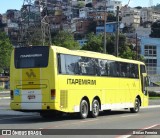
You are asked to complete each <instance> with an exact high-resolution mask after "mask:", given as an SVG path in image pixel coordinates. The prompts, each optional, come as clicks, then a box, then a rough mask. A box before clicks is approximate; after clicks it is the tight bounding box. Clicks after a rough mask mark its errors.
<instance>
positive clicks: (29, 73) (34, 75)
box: [26, 69, 36, 78]
mask: <svg viewBox="0 0 160 138" xmlns="http://www.w3.org/2000/svg"><path fill="white" fill-rule="evenodd" d="M26 75H27V77H28V78H31V77H33V78H35V77H36V74H35V73H34V72H33V70H32V69H30V71H29V72H26Z"/></svg>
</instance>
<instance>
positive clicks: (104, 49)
mask: <svg viewBox="0 0 160 138" xmlns="http://www.w3.org/2000/svg"><path fill="white" fill-rule="evenodd" d="M106 5H107V0H105V9H104V47H103V53H106V43H107V42H106V20H107V17H106V12H107V10H106V9H107V6H106Z"/></svg>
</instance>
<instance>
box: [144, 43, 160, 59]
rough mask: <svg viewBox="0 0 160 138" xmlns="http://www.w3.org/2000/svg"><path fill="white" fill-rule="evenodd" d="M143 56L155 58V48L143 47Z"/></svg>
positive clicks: (150, 46)
mask: <svg viewBox="0 0 160 138" xmlns="http://www.w3.org/2000/svg"><path fill="white" fill-rule="evenodd" d="M144 56H151V57H156V56H157V51H156V46H154V45H145V46H144Z"/></svg>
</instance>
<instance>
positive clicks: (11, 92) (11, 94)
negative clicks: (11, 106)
mask: <svg viewBox="0 0 160 138" xmlns="http://www.w3.org/2000/svg"><path fill="white" fill-rule="evenodd" d="M10 97H11V100H13V98H14V96H13V90H10Z"/></svg>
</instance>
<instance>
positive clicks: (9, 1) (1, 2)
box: [0, 0, 160, 14]
mask: <svg viewBox="0 0 160 138" xmlns="http://www.w3.org/2000/svg"><path fill="white" fill-rule="evenodd" d="M23 1H24V0H0V13H1V14H2V13H5V12H6V11H7V10H8V9H17V10H20V8H21V6H22V5H23ZM119 1H122V4H123V5H126V4H127V3H128V1H129V0H119ZM152 1H153V5H156V4H157V3H159V4H160V1H159V0H152ZM129 6H130V7H136V6H142V7H148V6H149V0H130V3H129Z"/></svg>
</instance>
